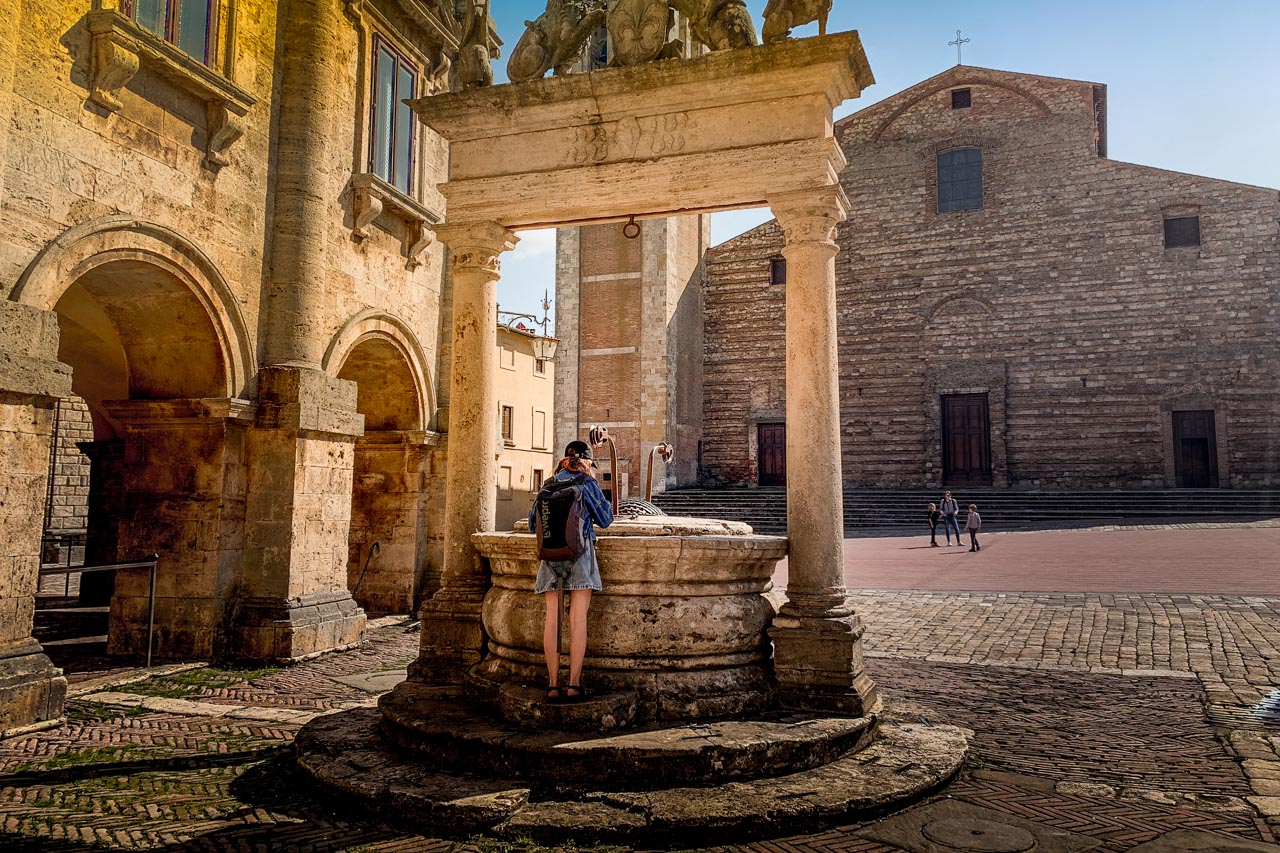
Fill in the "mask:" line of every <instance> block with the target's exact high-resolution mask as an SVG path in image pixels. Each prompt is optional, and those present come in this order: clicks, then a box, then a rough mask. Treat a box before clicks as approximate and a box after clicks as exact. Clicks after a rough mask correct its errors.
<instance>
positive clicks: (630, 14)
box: [609, 0, 672, 65]
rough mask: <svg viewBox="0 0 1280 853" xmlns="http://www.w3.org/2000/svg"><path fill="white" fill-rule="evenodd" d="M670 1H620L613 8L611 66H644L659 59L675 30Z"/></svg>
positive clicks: (610, 36) (610, 26)
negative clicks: (668, 32)
mask: <svg viewBox="0 0 1280 853" xmlns="http://www.w3.org/2000/svg"><path fill="white" fill-rule="evenodd" d="M671 19H672V14H671V7H670V6H668V5H667V0H618V2H617V4H615V5H614V7H613V8H612V9H610V10H609V40H610V42H611V48H612V51H611V52H612V56H611V57H610V64H611V65H640V64H642V63H645V62H652V61H653V60H655V59H657V58H658V54H659V53H661V52H662V48H663V46H664V45H665V44H666V43H667V31H668V30H670V29H671Z"/></svg>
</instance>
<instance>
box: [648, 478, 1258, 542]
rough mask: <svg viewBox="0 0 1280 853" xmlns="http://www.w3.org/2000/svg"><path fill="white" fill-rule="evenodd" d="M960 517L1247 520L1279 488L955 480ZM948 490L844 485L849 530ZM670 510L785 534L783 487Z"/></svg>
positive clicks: (1076, 522) (907, 512) (910, 519)
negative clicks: (972, 511) (970, 483)
mask: <svg viewBox="0 0 1280 853" xmlns="http://www.w3.org/2000/svg"><path fill="white" fill-rule="evenodd" d="M951 491H952V494H953V495H954V496H955V498H956V500H958V501H959V502H960V506H961V510H962V512H961V516H962V517H963V514H964V513H963V510H965V509H967V508H968V506H969V504H977V506H978V511H979V512H980V513H981V514H982V524H983V527H984V529H986V530H989V531H990V530H1044V529H1055V528H1071V527H1082V526H1083V527H1093V526H1097V525H1106V524H1126V525H1139V524H1184V523H1196V522H1242V521H1259V520H1264V519H1272V518H1280V489H1127V490H1122V489H1111V490H1052V491H1020V490H1011V489H970V488H961V487H955V488H952V490H951ZM942 492H943V489H849V488H847V489H845V492H844V527H845V535H853V536H856V535H859V534H868V533H872V532H875V531H885V532H890V531H895V530H915V531H919V530H921V529H923V528H924V527H925V526H926V521H925V518H926V516H927V513H928V508H929V503H930V502H933V503H939V502H941V500H942ZM653 502H654V503H656V504H657V505H658V506H659V507H661V508H662V509H663V510H664V511H665V512H667V513H668V514H669V515H685V516H694V517H703V518H722V519H726V520H729V521H745V522H746V523H747V524H750V525H751V526H752V528H753V529H754V530H755V532H756V533H762V534H785V533H786V530H787V495H786V491H785V490H783V489H776V488H775V489H766V488H761V489H745V488H724V489H679V490H676V491H670V492H664V493H662V494H658V495H655V496H654V500H653Z"/></svg>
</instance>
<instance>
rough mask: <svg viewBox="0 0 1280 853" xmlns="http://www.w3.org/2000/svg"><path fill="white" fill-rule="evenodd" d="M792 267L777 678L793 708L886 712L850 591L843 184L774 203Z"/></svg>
mask: <svg viewBox="0 0 1280 853" xmlns="http://www.w3.org/2000/svg"><path fill="white" fill-rule="evenodd" d="M769 204H770V207H772V208H773V213H774V215H775V216H777V218H778V222H779V224H781V225H782V228H783V232H784V234H785V240H786V243H785V246H784V248H783V250H782V252H783V255H784V257H785V258H786V260H787V316H786V334H787V367H786V370H787V372H786V376H787V460H788V463H789V464H788V465H787V536H788V539H789V540H790V555H789V557H788V567H789V568H788V580H787V603H786V604H785V605H784V606H783V608H782V611H781V613H779V614H778V617H777V618H776V619H775V620H774V624H773V628H772V629H771V630H770V635H771V636H772V637H773V642H774V671H775V674H776V676H777V680H778V690H779V695H780V698H781V700H782V701H783V703H784V704H785V705H787V706H789V707H793V708H800V709H805V710H815V711H828V712H836V713H846V714H854V715H861V714H866V713H871V712H874V711H875V710H876V709H877V708H878V707H879V698H878V696H877V691H876V687H875V685H874V684H873V683H872V681H871V679H870V678H868V677H867V675H866V673H865V671H864V669H863V661H862V650H861V637H862V632H863V626H862V620H861V619H860V618H859V617H858V615H857V614H856V613H854V612H853V608H852V606H851V604H850V602H849V598H848V593H847V591H846V590H845V586H844V573H843V570H844V553H843V544H844V494H843V478H842V466H841V457H840V389H839V372H838V369H839V360H838V352H837V346H836V269H835V257H836V253H837V252H838V251H839V247H838V246H837V244H836V241H835V230H836V225H837V223H839V222H841V221H843V220H844V218H845V215H846V209H847V204H848V202H847V200H846V199H845V197H844V193H843V191H841V189H840V188H839V187H835V186H833V187H824V188H822V189H819V190H814V191H808V192H801V193H788V194H786V195H784V196H779V197H775V198H771V199H770V200H769Z"/></svg>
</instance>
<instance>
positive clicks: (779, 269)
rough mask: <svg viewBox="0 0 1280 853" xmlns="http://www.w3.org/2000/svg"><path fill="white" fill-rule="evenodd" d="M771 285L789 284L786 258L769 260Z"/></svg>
mask: <svg viewBox="0 0 1280 853" xmlns="http://www.w3.org/2000/svg"><path fill="white" fill-rule="evenodd" d="M769 283H770V284H786V283H787V259H786V258H770V259H769Z"/></svg>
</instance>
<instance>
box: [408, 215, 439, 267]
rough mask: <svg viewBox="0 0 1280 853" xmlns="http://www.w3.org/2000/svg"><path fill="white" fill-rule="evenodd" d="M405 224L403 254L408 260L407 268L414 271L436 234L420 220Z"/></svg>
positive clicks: (434, 239)
mask: <svg viewBox="0 0 1280 853" xmlns="http://www.w3.org/2000/svg"><path fill="white" fill-rule="evenodd" d="M406 224H407V229H406V231H405V240H404V253H405V255H406V256H407V257H408V258H409V268H410V269H416V268H417V267H418V266H420V265H421V264H422V254H423V253H424V252H426V251H427V249H429V248H431V244H432V243H434V242H435V241H436V232H435V231H434V230H433V229H432V228H431V226H430V225H428V224H427V223H426V222H425V221H423V220H421V219H413V220H409V222H408V223H406Z"/></svg>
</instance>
